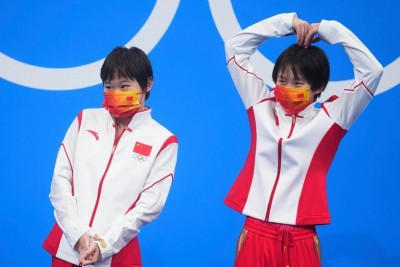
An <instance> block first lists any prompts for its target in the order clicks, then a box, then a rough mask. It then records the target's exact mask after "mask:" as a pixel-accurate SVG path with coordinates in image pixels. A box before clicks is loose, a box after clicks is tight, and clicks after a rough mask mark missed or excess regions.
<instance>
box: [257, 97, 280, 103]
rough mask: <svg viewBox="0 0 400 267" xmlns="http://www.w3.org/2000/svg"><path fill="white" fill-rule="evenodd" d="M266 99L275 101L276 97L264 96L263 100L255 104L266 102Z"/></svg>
mask: <svg viewBox="0 0 400 267" xmlns="http://www.w3.org/2000/svg"><path fill="white" fill-rule="evenodd" d="M266 101H274V102H276V98H275V97H268V98H264V99H263V100H260V101H259V102H258V103H257V104H260V103H262V102H266Z"/></svg>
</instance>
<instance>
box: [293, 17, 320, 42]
mask: <svg viewBox="0 0 400 267" xmlns="http://www.w3.org/2000/svg"><path fill="white" fill-rule="evenodd" d="M292 27H293V29H294V31H295V32H296V35H297V36H296V38H297V40H296V41H297V44H298V45H300V46H303V47H306V48H307V47H309V46H310V44H311V43H315V42H318V41H319V40H320V39H319V37H318V36H315V35H316V34H318V29H319V23H313V24H311V25H310V24H308V22H306V21H304V20H301V19H298V18H297V17H294V18H293V22H292Z"/></svg>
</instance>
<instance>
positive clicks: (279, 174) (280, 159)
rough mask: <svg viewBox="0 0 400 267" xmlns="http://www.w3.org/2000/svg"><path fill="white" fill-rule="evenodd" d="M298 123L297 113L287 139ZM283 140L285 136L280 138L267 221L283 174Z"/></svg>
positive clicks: (266, 216)
mask: <svg viewBox="0 0 400 267" xmlns="http://www.w3.org/2000/svg"><path fill="white" fill-rule="evenodd" d="M295 125H296V115H292V124H291V126H290V131H289V134H288V136H287V139H289V138H290V137H291V136H292V133H293V129H294V126H295ZM282 142H283V138H279V141H278V169H277V173H276V178H275V182H274V186H273V187H272V192H271V195H270V197H269V201H268V206H267V213H266V215H265V221H269V216H270V213H271V207H272V201H273V199H274V195H275V191H276V187H277V186H278V182H279V178H280V176H281V167H282Z"/></svg>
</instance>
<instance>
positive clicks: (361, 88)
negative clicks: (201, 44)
mask: <svg viewBox="0 0 400 267" xmlns="http://www.w3.org/2000/svg"><path fill="white" fill-rule="evenodd" d="M293 16H294V13H289V14H281V15H276V16H274V17H271V18H268V19H265V20H263V21H261V22H259V23H256V24H254V25H252V26H250V27H248V28H247V29H245V30H243V31H241V32H239V33H238V34H236V35H235V36H234V37H233V38H232V39H230V40H228V41H227V42H226V44H225V50H226V59H227V62H228V63H227V64H228V69H229V71H230V74H231V76H232V79H233V81H234V83H235V86H236V88H237V90H238V92H239V94H240V97H241V98H242V101H243V103H244V105H245V108H246V110H247V114H248V118H249V122H250V130H251V145H250V151H249V154H248V157H247V160H246V162H245V164H244V167H243V169H242V171H241V172H240V174H239V176H238V177H237V179H236V181H235V183H234V184H233V186H232V188H231V190H230V191H229V193H228V195H227V196H226V199H225V204H227V205H228V206H229V207H231V208H232V209H234V210H236V211H238V212H241V213H243V214H245V215H247V216H251V217H254V218H257V219H260V220H263V221H264V220H265V221H270V222H276V223H283V224H292V225H315V224H328V223H329V222H330V215H329V210H328V202H327V194H326V175H327V172H328V170H329V167H330V165H331V163H332V160H333V158H334V155H335V153H336V150H337V148H338V146H339V143H340V141H341V139H342V137H343V136H344V135H345V133H346V132H347V130H348V129H349V128H350V127H351V126H352V124H353V123H354V122H355V121H356V119H357V118H358V117H359V116H360V114H361V113H362V112H363V111H364V109H365V108H366V106H367V105H368V103H369V102H370V101H371V99H372V98H373V94H374V92H375V90H376V89H377V86H378V83H379V80H380V78H381V76H382V70H383V68H382V66H381V64H380V63H379V62H378V61H377V60H376V59H375V57H374V56H373V55H372V54H371V52H370V51H369V50H368V49H367V48H366V47H365V46H364V45H363V44H362V43H361V41H360V40H359V39H358V38H357V37H356V36H355V35H354V34H353V33H352V32H350V31H349V30H348V29H347V28H346V27H344V26H343V25H342V24H340V23H338V22H336V21H326V20H322V21H321V23H320V26H319V31H318V33H319V36H320V38H321V39H322V40H324V41H326V42H327V43H329V44H341V45H342V46H343V48H344V50H345V52H346V53H347V54H348V56H349V58H350V60H351V62H352V64H353V66H354V73H355V77H354V83H353V84H352V85H350V86H349V87H348V88H346V89H344V92H343V93H342V95H341V96H340V97H336V96H332V97H331V98H330V99H329V100H328V101H327V102H325V103H323V104H322V107H321V109H319V110H317V109H316V108H314V106H313V105H310V106H308V107H307V108H306V109H305V110H303V111H302V112H300V113H299V114H297V116H288V115H287V114H285V111H284V110H283V109H282V107H281V106H280V105H279V103H277V102H276V99H275V96H274V92H273V90H271V91H270V90H268V89H267V88H266V85H265V83H264V82H263V81H262V80H261V79H260V78H259V77H258V76H257V74H255V73H254V71H253V67H252V65H251V62H250V60H249V59H250V57H251V55H252V54H253V53H254V52H255V51H256V49H257V47H258V46H259V45H261V44H262V43H263V42H264V41H265V40H266V39H268V38H270V37H280V36H285V35H288V34H292V33H293V32H294V31H293V28H292V20H293Z"/></svg>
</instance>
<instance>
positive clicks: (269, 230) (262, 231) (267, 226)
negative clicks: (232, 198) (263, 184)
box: [244, 217, 317, 240]
mask: <svg viewBox="0 0 400 267" xmlns="http://www.w3.org/2000/svg"><path fill="white" fill-rule="evenodd" d="M244 229H246V230H248V231H251V232H255V233H257V234H259V235H262V236H265V237H268V238H272V239H276V240H280V239H282V235H286V234H290V238H291V239H292V240H299V239H305V238H310V237H314V236H316V235H317V232H316V230H315V226H297V225H288V224H279V223H270V222H265V221H261V220H259V219H255V218H252V217H247V218H246V222H245V224H244Z"/></svg>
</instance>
